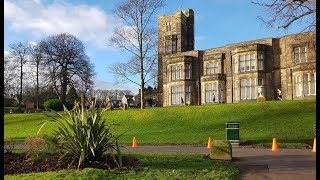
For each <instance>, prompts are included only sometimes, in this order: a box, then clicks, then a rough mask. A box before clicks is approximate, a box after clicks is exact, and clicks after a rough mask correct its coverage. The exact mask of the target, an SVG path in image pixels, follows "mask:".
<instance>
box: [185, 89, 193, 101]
mask: <svg viewBox="0 0 320 180" xmlns="http://www.w3.org/2000/svg"><path fill="white" fill-rule="evenodd" d="M187 101H190V103H191V102H192V101H191V86H186V102H187Z"/></svg>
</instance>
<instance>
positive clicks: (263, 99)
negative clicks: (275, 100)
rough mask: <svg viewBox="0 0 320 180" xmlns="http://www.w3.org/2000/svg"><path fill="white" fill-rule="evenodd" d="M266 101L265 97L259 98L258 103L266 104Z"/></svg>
mask: <svg viewBox="0 0 320 180" xmlns="http://www.w3.org/2000/svg"><path fill="white" fill-rule="evenodd" d="M265 101H266V98H265V97H263V96H259V97H257V102H265Z"/></svg>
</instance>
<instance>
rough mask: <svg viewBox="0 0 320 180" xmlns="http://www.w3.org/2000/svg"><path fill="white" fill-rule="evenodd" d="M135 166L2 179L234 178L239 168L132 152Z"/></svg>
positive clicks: (181, 156) (194, 157)
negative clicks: (125, 168) (118, 169)
mask: <svg viewBox="0 0 320 180" xmlns="http://www.w3.org/2000/svg"><path fill="white" fill-rule="evenodd" d="M131 155H132V156H135V157H137V158H138V159H139V164H138V166H137V167H135V168H134V169H131V170H126V171H123V172H121V173H116V172H111V171H104V170H99V169H92V168H86V169H84V170H81V171H76V170H71V171H66V170H63V171H56V172H43V173H30V174H22V175H6V176H4V178H5V179H8V180H9V179H19V180H21V179H139V180H140V179H165V180H167V179H235V178H236V176H237V175H238V174H239V170H238V169H237V168H236V166H235V165H233V164H227V163H225V162H223V161H211V160H207V159H204V158H203V155H196V154H177V153H161V154H159V153H139V154H131Z"/></svg>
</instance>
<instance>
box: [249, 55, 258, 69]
mask: <svg viewBox="0 0 320 180" xmlns="http://www.w3.org/2000/svg"><path fill="white" fill-rule="evenodd" d="M250 60H251V70H256V64H257V61H256V54H251V55H250Z"/></svg>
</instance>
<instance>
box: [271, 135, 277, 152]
mask: <svg viewBox="0 0 320 180" xmlns="http://www.w3.org/2000/svg"><path fill="white" fill-rule="evenodd" d="M272 151H274V152H277V151H278V145H277V140H276V138H273V141H272Z"/></svg>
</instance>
